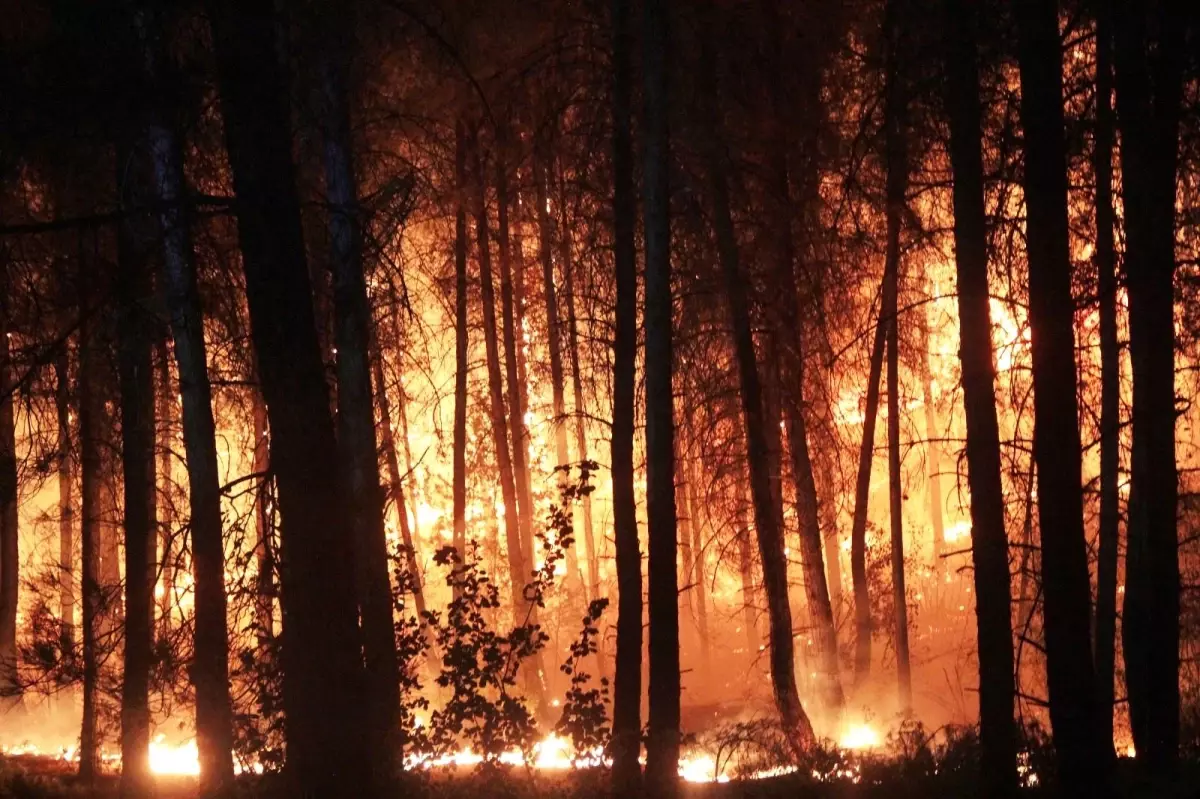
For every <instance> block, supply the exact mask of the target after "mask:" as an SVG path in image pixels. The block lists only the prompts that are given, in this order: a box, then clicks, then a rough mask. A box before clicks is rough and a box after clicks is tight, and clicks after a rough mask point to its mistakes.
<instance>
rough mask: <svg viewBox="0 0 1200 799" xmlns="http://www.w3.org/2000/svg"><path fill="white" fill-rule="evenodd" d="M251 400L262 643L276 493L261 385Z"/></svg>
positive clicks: (270, 595) (271, 603)
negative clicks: (272, 476) (271, 472)
mask: <svg viewBox="0 0 1200 799" xmlns="http://www.w3.org/2000/svg"><path fill="white" fill-rule="evenodd" d="M257 372H258V370H257V368H256V369H255V373H256V374H257ZM251 403H252V409H253V410H252V416H253V424H254V473H255V474H257V475H261V477H259V478H258V481H257V485H256V486H255V498H254V535H255V542H254V557H255V561H256V564H257V566H258V578H257V579H256V580H255V586H254V619H255V623H256V624H257V626H258V630H257V632H258V639H259V645H260V646H262V647H265V646H266V645H267V644H268V643H269V642H270V641H271V639H272V638H274V637H275V542H274V540H273V535H274V531H275V505H274V502H275V497H274V491H273V490H272V488H273V485H274V481H273V479H272V478H271V475H270V470H271V431H270V427H269V423H268V421H267V404H266V403H265V402H264V401H263V398H262V390H261V389H259V388H255V389H254V391H253V397H252V399H251Z"/></svg>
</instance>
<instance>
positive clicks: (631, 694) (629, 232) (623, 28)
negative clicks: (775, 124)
mask: <svg viewBox="0 0 1200 799" xmlns="http://www.w3.org/2000/svg"><path fill="white" fill-rule="evenodd" d="M630 5H631V3H630V0H613V5H612V24H613V95H612V97H613V107H612V113H613V142H612V147H613V249H614V260H615V271H616V285H617V309H616V340H615V343H614V347H613V411H612V414H613V417H612V418H613V426H612V486H613V488H612V490H613V538H614V540H615V542H616V566H617V664H616V680H615V685H614V694H613V733H612V753H613V786H614V792H615V793H617V794H620V795H630V796H632V795H634V794H636V793H637V792H638V782H639V779H640V776H641V766H640V765H639V764H638V755H639V754H640V752H641V735H642V725H641V701H642V556H641V551H640V546H639V541H638V524H637V498H636V496H635V495H634V488H633V435H634V395H635V390H636V389H635V373H634V370H635V367H636V361H637V253H636V251H635V249H634V229H635V226H636V224H637V218H636V215H637V207H636V206H637V200H636V198H635V197H634V193H633V192H634V189H633V136H632V133H631V132H630V131H631V123H630V117H631V115H632V109H631V105H632V95H633V86H632V78H631V72H632V67H631V53H630V50H631V46H632V41H631V40H632V29H631V28H632V26H631V24H630V16H631V15H630ZM564 199H565V198H564ZM562 229H563V232H564V233H565V231H566V226H565V225H563V226H562ZM563 269H564V272H565V273H566V275H567V280H568V288H567V298H568V303H569V311H568V314H569V318H568V327H569V333H570V338H571V340H570V349H571V365H572V370H573V373H574V380H575V410H576V413H577V414H579V411H580V410H581V403H580V389H581V380H580V377H579V358H578V344H577V339H576V331H575V296H574V291H573V290H572V289H573V288H574V286H573V284H572V283H571V282H570V281H571V277H570V275H571V264H570V263H569V262H565V261H564V263H563ZM668 396H669V395H668ZM578 419H579V422H578V424H579V425H580V430H579V439H580V440H579V444H580V452H579V455H580V457H581V458H584V457H586V454H585V451H584V449H583V446H584V445H585V444H586V441H585V439H584V437H583V435H582V424H583V422H582V415H581V414H580V415H579V416H578ZM587 547H588V569H589V575H588V576H589V578H590V579H591V581H592V590H593V591H596V590H597V588H598V586H597V583H596V566H595V560H596V552H595V549H594V548H593V546H592V541H590V540H589V541H588V542H587Z"/></svg>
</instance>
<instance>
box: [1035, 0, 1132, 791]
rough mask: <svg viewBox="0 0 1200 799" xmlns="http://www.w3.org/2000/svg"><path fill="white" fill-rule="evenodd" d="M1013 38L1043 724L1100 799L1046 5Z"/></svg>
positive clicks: (1064, 773) (1052, 21)
mask: <svg viewBox="0 0 1200 799" xmlns="http://www.w3.org/2000/svg"><path fill="white" fill-rule="evenodd" d="M1017 33H1018V48H1017V51H1018V61H1019V66H1020V74H1021V123H1022V125H1023V127H1024V130H1025V181H1024V190H1025V205H1026V218H1027V222H1026V238H1027V242H1028V244H1027V247H1028V255H1029V306H1030V307H1029V323H1030V329H1031V331H1032V342H1031V349H1032V355H1033V390H1034V427H1035V432H1034V445H1033V450H1034V459H1035V460H1036V461H1037V495H1038V519H1039V522H1040V524H1039V529H1040V530H1041V537H1042V547H1041V555H1042V591H1043V597H1044V614H1043V615H1044V628H1045V640H1046V671H1047V678H1048V683H1049V689H1050V721H1051V724H1052V726H1053V732H1054V745H1055V749H1056V751H1057V753H1058V763H1059V775H1060V779H1061V780H1062V784H1063V785H1065V786H1069V790H1071V791H1072V792H1075V793H1077V794H1078V795H1080V796H1104V795H1106V794H1108V793H1110V792H1111V791H1112V787H1111V780H1109V779H1108V776H1109V774H1110V772H1111V769H1110V767H1109V761H1110V760H1111V758H1110V757H1108V750H1109V749H1110V747H1111V745H1110V744H1109V743H1108V742H1106V741H1102V740H1100V735H1099V730H1100V726H1099V725H1098V723H1097V722H1098V715H1097V707H1096V677H1095V671H1094V669H1093V666H1092V658H1091V639H1090V635H1089V629H1090V626H1091V624H1090V622H1091V619H1090V617H1091V601H1090V600H1091V586H1090V580H1089V577H1088V566H1087V543H1086V541H1085V539H1084V530H1083V495H1082V490H1081V487H1080V468H1081V455H1080V437H1079V422H1078V418H1077V406H1076V377H1075V338H1074V329H1073V316H1074V313H1073V312H1074V307H1075V306H1074V301H1073V299H1072V297H1071V258H1070V242H1069V235H1068V225H1067V161H1066V145H1065V140H1064V129H1063V92H1062V44H1061V40H1060V37H1059V27H1058V3H1057V2H1055V0H1020V2H1019V3H1017Z"/></svg>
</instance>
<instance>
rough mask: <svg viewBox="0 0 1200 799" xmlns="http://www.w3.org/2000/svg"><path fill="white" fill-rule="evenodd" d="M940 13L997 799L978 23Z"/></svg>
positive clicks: (990, 371) (993, 480)
mask: <svg viewBox="0 0 1200 799" xmlns="http://www.w3.org/2000/svg"><path fill="white" fill-rule="evenodd" d="M945 10H946V18H947V23H948V24H947V33H946V40H945V47H946V50H945V69H946V76H947V84H946V107H947V108H948V109H949V113H950V119H949V122H950V164H951V169H952V170H953V175H954V196H953V202H954V244H955V265H956V267H957V277H958V318H959V327H960V338H961V342H960V345H959V346H960V350H959V357H960V360H961V363H962V384H963V402H964V407H965V410H966V416H967V467H968V485H969V487H970V490H971V552H972V559H973V561H974V566H975V571H974V575H975V619H976V630H977V640H978V647H979V719H980V742H981V747H982V757H981V774H980V784H981V785H983V786H985V788H986V795H987V796H989V797H993V798H994V799H1001V797H1009V796H1013V795H1015V794H1016V789H1017V782H1016V771H1015V768H1014V766H1015V763H1016V758H1017V751H1016V747H1017V743H1016V742H1017V737H1016V736H1017V731H1016V724H1015V723H1014V722H1013V699H1014V695H1015V694H1014V681H1013V651H1012V646H1013V639H1012V610H1011V608H1012V585H1011V577H1010V574H1009V566H1008V532H1007V530H1006V528H1005V526H1004V490H1003V484H1002V482H1001V471H1000V469H1001V467H1000V431H999V426H998V424H997V420H996V394H995V390H996V389H995V369H994V367H993V357H992V338H991V336H992V332H991V330H992V329H991V317H990V313H989V308H988V254H987V217H986V214H985V206H984V183H983V152H982V146H981V143H980V138H981V135H982V130H981V128H982V122H981V119H980V117H981V109H980V100H979V71H978V69H979V68H978V57H977V54H976V43H975V36H976V28H975V25H976V20H975V17H974V5H973V3H972V2H970V0H948V2H947V4H946V9H945Z"/></svg>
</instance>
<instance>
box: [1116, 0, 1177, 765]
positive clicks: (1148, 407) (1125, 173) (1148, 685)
mask: <svg viewBox="0 0 1200 799" xmlns="http://www.w3.org/2000/svg"><path fill="white" fill-rule="evenodd" d="M1184 5H1185V4H1183V3H1162V4H1144V3H1134V2H1128V1H1127V0H1120V1H1118V2H1116V4H1115V6H1114V8H1115V10H1116V16H1115V23H1116V24H1115V29H1114V33H1115V35H1116V49H1115V53H1114V54H1115V56H1116V61H1115V66H1116V73H1115V77H1116V84H1117V120H1118V124H1119V129H1120V133H1121V175H1122V193H1123V198H1124V207H1125V209H1126V225H1125V228H1126V239H1127V247H1126V252H1125V271H1126V274H1127V276H1128V278H1127V279H1128V286H1129V356H1130V362H1131V364H1132V367H1133V410H1132V416H1133V453H1132V459H1131V460H1132V462H1131V468H1130V486H1129V525H1128V528H1127V532H1126V535H1127V539H1128V541H1127V547H1126V560H1125V603H1124V615H1123V617H1122V624H1121V631H1122V636H1123V640H1124V647H1123V652H1124V655H1125V672H1126V686H1127V691H1128V694H1129V718H1130V727H1131V728H1132V730H1133V741H1134V744H1135V746H1136V747H1137V751H1138V762H1139V765H1142V766H1144V773H1145V774H1147V775H1152V776H1153V777H1154V778H1156V779H1158V780H1162V779H1163V778H1164V777H1170V776H1171V775H1173V774H1174V773H1175V772H1176V770H1177V768H1178V761H1179V722H1180V694H1179V634H1180V596H1179V595H1180V576H1179V539H1178V531H1177V515H1178V504H1179V497H1178V489H1179V475H1178V469H1177V464H1176V459H1175V418H1176V416H1177V413H1176V410H1175V284H1174V279H1175V205H1176V177H1177V176H1176V171H1177V160H1178V156H1177V151H1178V147H1179V144H1178V139H1179V115H1180V101H1181V93H1182V70H1183V65H1184V59H1185V56H1184V49H1183V48H1184V35H1185V31H1186V28H1187V24H1186V20H1185V19H1184V11H1183V7H1184Z"/></svg>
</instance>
